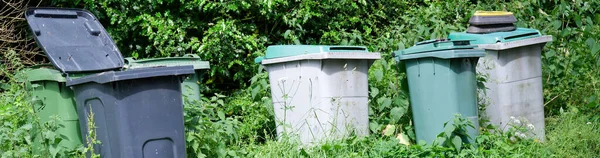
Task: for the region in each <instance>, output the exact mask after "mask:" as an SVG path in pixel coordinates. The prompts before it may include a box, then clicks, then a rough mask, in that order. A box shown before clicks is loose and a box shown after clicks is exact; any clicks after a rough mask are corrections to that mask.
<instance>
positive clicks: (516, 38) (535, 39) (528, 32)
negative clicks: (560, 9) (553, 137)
mask: <svg viewBox="0 0 600 158" xmlns="http://www.w3.org/2000/svg"><path fill="white" fill-rule="evenodd" d="M448 38H449V39H452V40H471V41H472V42H471V44H475V45H479V48H483V49H493V50H502V49H509V48H514V47H520V46H525V45H532V44H541V43H546V42H549V41H552V36H543V35H542V34H541V33H540V31H538V30H535V29H527V28H517V29H516V30H514V31H509V32H494V33H488V34H472V33H466V32H453V33H450V35H448Z"/></svg>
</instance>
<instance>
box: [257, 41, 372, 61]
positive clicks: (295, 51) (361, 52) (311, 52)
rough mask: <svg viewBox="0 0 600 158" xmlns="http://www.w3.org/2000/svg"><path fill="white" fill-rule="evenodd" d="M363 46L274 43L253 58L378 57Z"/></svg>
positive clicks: (293, 59)
mask: <svg viewBox="0 0 600 158" xmlns="http://www.w3.org/2000/svg"><path fill="white" fill-rule="evenodd" d="M380 58H381V55H380V54H379V53H372V52H369V50H367V47H365V46H327V45H274V46H269V47H267V52H266V53H265V56H263V57H258V58H256V59H254V62H256V63H262V64H271V63H279V62H286V61H295V60H305V59H317V60H318V59H373V60H374V59H380Z"/></svg>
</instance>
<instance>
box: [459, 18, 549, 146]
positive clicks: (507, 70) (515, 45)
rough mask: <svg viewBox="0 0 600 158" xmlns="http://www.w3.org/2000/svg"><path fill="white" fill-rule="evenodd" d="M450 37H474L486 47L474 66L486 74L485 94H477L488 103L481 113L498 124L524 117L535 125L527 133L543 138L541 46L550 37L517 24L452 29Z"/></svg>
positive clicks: (481, 46) (501, 125) (504, 124)
mask: <svg viewBox="0 0 600 158" xmlns="http://www.w3.org/2000/svg"><path fill="white" fill-rule="evenodd" d="M515 36H517V37H519V39H515V40H511V38H510V37H515ZM506 37H508V40H507V38H506ZM450 38H456V39H472V40H476V42H477V41H479V42H478V43H479V48H483V49H485V50H486V53H487V55H486V57H484V58H481V59H480V61H479V63H480V64H479V65H478V66H477V72H478V73H480V74H482V75H484V76H486V77H487V81H486V82H485V86H486V88H487V89H486V91H485V95H484V94H480V95H481V96H482V97H485V100H483V101H484V103H486V104H488V106H487V107H486V111H485V117H488V118H489V119H490V122H491V123H493V124H494V125H496V126H499V127H500V128H502V127H504V126H506V125H507V124H512V123H510V121H511V117H514V118H517V119H519V118H525V119H527V121H528V122H529V123H530V124H532V125H533V126H534V127H535V129H533V131H532V132H531V133H527V135H528V136H529V137H534V138H536V139H539V140H542V141H543V140H544V138H545V130H544V126H545V122H544V96H543V88H542V87H543V86H542V65H541V50H542V48H543V47H544V45H545V43H546V42H549V41H551V40H552V37H551V36H541V35H540V34H539V32H538V31H537V30H532V29H522V28H519V29H517V31H514V32H500V33H491V34H487V35H475V36H474V35H465V34H464V33H453V34H450ZM484 38H485V39H486V40H487V39H499V40H497V41H496V42H494V43H491V42H485V41H484ZM486 43H489V44H486ZM526 123H527V122H525V123H523V125H524V127H527V124H526ZM504 129H508V128H504Z"/></svg>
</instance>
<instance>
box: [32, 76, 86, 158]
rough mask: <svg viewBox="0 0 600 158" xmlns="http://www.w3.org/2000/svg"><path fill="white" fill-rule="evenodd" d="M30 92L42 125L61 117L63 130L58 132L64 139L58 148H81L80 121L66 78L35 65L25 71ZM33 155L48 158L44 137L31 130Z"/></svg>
mask: <svg viewBox="0 0 600 158" xmlns="http://www.w3.org/2000/svg"><path fill="white" fill-rule="evenodd" d="M24 74H25V78H26V82H29V83H27V84H28V86H27V87H28V88H27V89H28V90H29V91H31V95H32V104H33V110H34V112H35V113H36V114H37V116H38V119H39V123H40V125H43V124H44V123H47V122H48V121H51V120H53V118H54V117H58V119H59V120H60V122H58V123H60V124H61V125H62V126H60V127H59V128H58V129H57V130H56V131H55V132H56V133H57V134H59V135H63V136H65V137H66V139H63V140H62V141H61V142H60V143H59V145H60V146H63V147H65V148H66V149H74V148H76V147H78V146H80V145H82V143H81V142H82V141H81V133H80V131H79V119H78V117H77V108H76V105H75V100H74V94H73V91H72V90H71V89H70V88H69V87H67V86H66V82H67V80H66V78H65V77H64V76H62V73H61V72H60V71H58V70H56V69H54V68H53V66H52V65H49V64H45V65H36V66H34V67H30V69H28V70H25V71H24ZM32 131H33V133H32V134H34V135H33V139H32V140H33V145H32V151H33V152H34V154H37V155H48V154H49V153H46V152H45V150H47V147H45V146H44V145H43V143H42V142H43V141H44V140H43V137H42V134H41V133H39V132H40V131H39V130H32Z"/></svg>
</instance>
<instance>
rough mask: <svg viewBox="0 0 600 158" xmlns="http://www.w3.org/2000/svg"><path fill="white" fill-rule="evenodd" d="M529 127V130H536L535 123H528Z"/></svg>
mask: <svg viewBox="0 0 600 158" xmlns="http://www.w3.org/2000/svg"><path fill="white" fill-rule="evenodd" d="M527 128H529V130H534V129H535V126H533V124H531V123H530V124H527Z"/></svg>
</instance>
